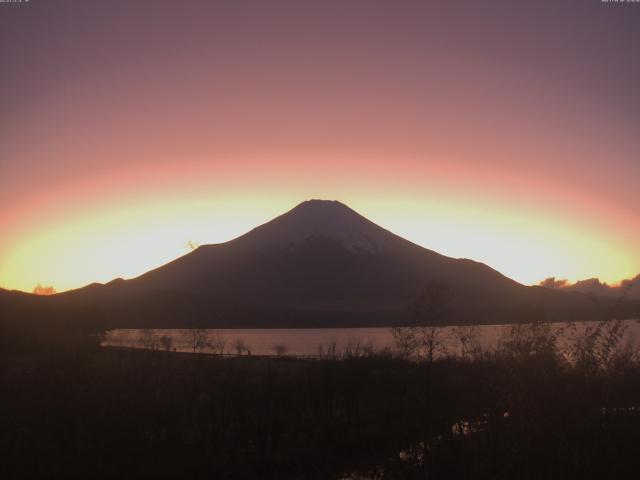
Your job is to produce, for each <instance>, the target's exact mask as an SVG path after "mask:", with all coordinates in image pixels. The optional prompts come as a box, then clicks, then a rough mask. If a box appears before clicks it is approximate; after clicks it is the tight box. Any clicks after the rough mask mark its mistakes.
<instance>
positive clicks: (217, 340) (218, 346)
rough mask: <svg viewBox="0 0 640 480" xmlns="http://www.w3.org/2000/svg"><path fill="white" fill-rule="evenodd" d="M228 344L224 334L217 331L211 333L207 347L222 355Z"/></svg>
mask: <svg viewBox="0 0 640 480" xmlns="http://www.w3.org/2000/svg"><path fill="white" fill-rule="evenodd" d="M226 344H227V340H226V339H225V338H224V336H223V335H222V334H221V333H220V332H218V331H215V332H213V333H211V334H210V335H209V339H208V340H207V347H208V348H209V350H210V351H211V352H212V353H213V354H215V355H222V354H223V353H224V347H225V346H226Z"/></svg>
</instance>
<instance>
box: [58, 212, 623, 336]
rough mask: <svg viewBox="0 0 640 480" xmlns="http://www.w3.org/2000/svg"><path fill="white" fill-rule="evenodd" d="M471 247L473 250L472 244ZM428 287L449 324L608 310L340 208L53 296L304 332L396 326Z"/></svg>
mask: <svg viewBox="0 0 640 480" xmlns="http://www.w3.org/2000/svg"><path fill="white" fill-rule="evenodd" d="M470 241H472V240H470ZM432 282H439V283H444V284H446V285H447V286H448V287H449V289H450V291H451V297H452V308H451V312H452V315H451V318H450V321H451V322H452V323H458V324H465V323H499V322H518V321H522V320H523V319H524V317H526V316H527V315H529V316H530V313H531V312H537V314H538V315H540V314H541V313H542V312H544V315H545V316H546V317H545V318H546V319H547V320H586V319H597V318H600V317H601V316H602V315H603V313H604V312H606V311H607V309H608V308H609V307H610V305H609V304H610V303H611V299H609V300H607V299H601V300H594V298H593V297H589V296H587V295H584V294H581V293H577V292H565V291H559V290H552V289H547V288H543V287H528V286H524V285H521V284H519V283H517V282H515V281H513V280H511V279H509V278H507V277H505V276H504V275H502V274H500V273H499V272H497V271H496V270H494V269H492V268H490V267H488V266H487V265H484V264H482V263H478V262H475V261H472V260H468V259H455V258H450V257H446V256H444V255H440V254H438V253H436V252H434V251H431V250H428V249H426V248H423V247H421V246H419V245H416V244H414V243H411V242H409V241H408V240H405V239H403V238H401V237H399V236H397V235H395V234H393V233H391V232H389V231H388V230H385V229H384V228H382V227H379V226H378V225H376V224H374V223H373V222H371V221H369V220H368V219H366V218H365V217H363V216H361V215H360V214H358V213H357V212H355V211H354V210H352V209H350V208H349V207H347V206H346V205H344V204H342V203H340V202H337V201H326V200H310V201H306V202H303V203H301V204H300V205H298V206H296V207H295V208H293V209H292V210H290V211H289V212H287V213H285V214H283V215H281V216H279V217H277V218H275V219H273V220H272V221H270V222H268V223H266V224H264V225H261V226H259V227H257V228H254V229H253V230H251V231H250V232H248V233H246V234H244V235H242V236H240V237H238V238H236V239H234V240H231V241H228V242H225V243H220V244H215V245H202V246H200V247H198V248H197V249H195V250H194V251H192V252H190V253H188V254H186V255H184V256H182V257H180V258H178V259H176V260H174V261H172V262H170V263H168V264H166V265H163V266H161V267H159V268H157V269H154V270H151V271H149V272H147V273H145V274H143V275H141V276H139V277H137V278H134V279H131V280H122V279H116V280H114V281H112V282H109V283H108V284H105V285H101V284H92V285H89V286H87V287H84V288H82V289H78V290H74V291H70V292H65V293H63V294H58V295H54V296H53V297H54V298H57V300H56V301H58V302H67V303H69V304H72V305H75V304H78V303H82V304H90V305H94V306H96V305H97V306H98V307H99V308H100V309H101V310H102V311H103V312H104V316H105V318H106V319H107V321H108V322H109V324H110V325H111V326H117V327H144V326H157V327H189V326H209V327H215V326H220V327H235V326H238V327H240V326H242V327H295V326H300V327H308V326H318V327H319V326H332V327H335V326H365V325H367V326H375V325H392V324H397V323H403V322H406V321H407V320H408V311H409V306H410V305H411V304H412V302H414V301H415V300H416V298H418V297H419V295H420V293H421V292H422V291H423V290H424V289H425V287H426V286H427V285H429V284H430V283H432Z"/></svg>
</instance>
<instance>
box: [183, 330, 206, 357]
mask: <svg viewBox="0 0 640 480" xmlns="http://www.w3.org/2000/svg"><path fill="white" fill-rule="evenodd" d="M187 338H188V340H189V346H190V347H191V349H192V350H193V353H196V352H200V353H202V351H203V350H204V349H205V348H206V347H207V340H208V334H207V330H206V329H204V328H191V329H189V330H187Z"/></svg>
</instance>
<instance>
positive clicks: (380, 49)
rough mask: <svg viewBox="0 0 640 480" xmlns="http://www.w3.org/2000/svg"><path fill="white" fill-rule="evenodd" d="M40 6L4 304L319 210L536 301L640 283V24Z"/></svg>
mask: <svg viewBox="0 0 640 480" xmlns="http://www.w3.org/2000/svg"><path fill="white" fill-rule="evenodd" d="M31 3H32V5H30V6H29V7H28V8H21V9H18V8H15V9H3V11H2V12H0V14H1V15H0V19H1V21H2V26H1V27H0V32H1V33H0V36H1V39H2V42H0V52H1V53H0V54H1V56H2V59H3V61H2V64H3V66H4V68H3V90H2V93H1V94H0V95H1V100H2V101H0V105H1V106H0V109H1V112H2V113H1V115H2V124H3V125H2V128H1V130H0V162H1V163H0V168H1V170H0V174H1V176H0V185H1V187H2V188H1V190H0V196H1V199H2V203H3V208H2V210H0V225H1V226H2V235H0V286H2V287H3V288H8V289H18V290H23V291H28V292H31V291H32V290H33V288H34V287H35V286H36V285H38V284H42V285H52V286H53V287H54V288H55V289H56V290H57V291H64V290H68V289H74V288H78V287H81V286H83V285H87V284H89V283H92V282H108V281H110V280H112V279H114V278H117V277H124V278H131V277H135V276H138V275H140V274H142V273H144V272H146V271H148V270H150V269H153V268H156V267H158V266H160V265H162V264H164V263H167V262H169V261H171V260H173V259H175V258H176V257H179V256H181V255H184V254H185V253H187V252H189V251H190V249H191V248H190V242H192V243H193V244H198V245H202V244H209V243H219V242H225V241H228V240H231V239H233V238H234V237H237V236H238V235H240V234H243V233H245V232H247V231H248V230H250V229H251V228H253V227H255V226H257V225H259V224H262V223H264V222H266V221H268V220H271V219H272V218H273V217H275V216H277V215H279V214H281V213H283V212H285V211H287V210H289V209H291V208H293V207H294V206H295V205H296V204H298V203H300V202H301V201H303V200H306V199H311V198H326V199H337V200H340V201H341V202H343V203H346V204H348V205H349V206H351V207H352V208H353V209H355V210H356V211H358V212H359V213H361V214H362V215H364V216H366V217H367V218H369V219H371V220H372V221H374V222H375V223H377V224H378V225H380V226H383V227H385V228H387V229H389V230H391V231H392V232H394V233H396V234H398V235H400V236H402V237H405V238H407V239H409V240H411V241H412V242H414V243H417V244H419V245H421V246H424V247H426V248H429V249H431V250H435V251H437V252H439V253H442V254H444V255H447V256H452V257H464V258H471V259H474V260H477V261H481V262H483V263H486V264H487V265H490V266H491V267H493V268H495V269H496V270H498V271H500V272H501V273H503V274H504V275H506V276H509V277H511V278H513V279H515V280H517V281H519V282H521V283H524V284H535V283H538V282H539V281H541V280H542V279H544V278H546V277H549V276H556V277H558V278H567V279H569V280H571V281H576V280H580V279H584V278H590V277H598V278H600V279H601V280H602V281H606V282H609V283H616V282H618V281H620V280H622V279H625V278H630V277H632V276H634V275H636V274H637V273H638V272H640V249H639V248H638V240H639V239H640V214H639V213H640V212H639V210H638V209H639V208H640V207H639V204H638V202H637V188H638V187H637V184H638V180H640V162H638V158H640V156H639V154H640V150H639V143H638V137H637V127H638V125H640V117H639V116H638V112H639V111H640V108H638V106H639V105H638V95H637V94H636V92H637V82H636V81H632V80H633V79H634V78H635V79H636V80H637V78H638V68H639V67H638V60H637V57H636V56H634V54H633V52H631V51H626V50H624V49H619V48H616V45H618V42H620V43H621V44H632V43H633V42H632V40H631V39H633V38H636V39H637V30H633V27H632V25H631V24H628V23H626V22H625V21H624V20H623V19H622V17H621V16H622V15H623V12H621V11H620V12H614V11H612V10H611V9H609V10H608V11H601V10H600V7H601V6H600V5H599V4H598V5H595V6H594V5H592V6H584V8H581V9H580V11H579V12H576V11H574V10H567V11H564V10H562V9H561V10H559V11H557V12H556V17H554V18H553V19H547V20H548V21H549V22H550V25H549V26H548V27H549V28H547V30H546V31H545V34H544V36H543V37H542V38H541V37H540V36H538V33H539V32H538V27H537V24H536V18H538V16H540V15H543V14H542V13H541V12H540V11H538V10H535V9H533V5H534V3H533V2H532V3H531V4H530V5H531V8H530V9H523V10H526V11H523V12H521V11H519V10H517V9H515V7H514V8H513V9H512V8H509V7H508V6H504V7H503V8H504V11H503V12H502V13H503V15H504V16H503V17H501V18H502V20H497V19H495V18H493V17H491V18H489V13H486V14H483V13H482V12H481V11H480V10H481V7H479V6H477V7H476V6H466V7H465V8H466V10H465V11H462V12H461V11H459V10H458V8H457V7H456V6H455V5H444V4H441V3H438V4H437V6H436V4H434V5H431V6H426V5H423V4H422V2H407V3H406V5H405V8H400V9H397V8H392V7H391V2H389V4H385V3H382V4H376V5H375V6H371V7H370V8H369V9H367V10H366V11H365V10H361V9H359V8H355V7H354V8H351V9H345V8H344V6H343V5H342V3H341V2H327V3H325V2H321V4H320V3H319V4H313V5H306V4H305V5H304V6H302V5H301V4H299V3H298V2H283V6H284V5H286V8H285V9H284V10H279V9H270V8H267V7H266V6H265V5H264V4H263V3H262V2H257V3H256V4H255V5H254V8H253V10H250V13H247V12H248V11H247V10H241V9H240V8H239V7H237V6H236V5H235V4H234V3H232V2H229V3H227V2H221V3H216V2H213V3H212V4H211V5H209V6H204V5H200V7H199V9H187V8H185V9H182V8H180V7H179V2H173V3H172V2H155V3H153V6H152V7H151V8H150V9H145V8H142V7H141V6H139V5H138V2H118V4H117V5H115V4H113V3H112V2H95V3H91V5H88V4H87V3H85V2H63V4H64V6H58V5H53V3H55V2H35V1H34V2H31ZM303 3H304V2H303ZM453 3H455V2H453ZM434 13H437V14H438V15H437V19H436V16H434ZM472 14H473V15H485V16H486V21H485V22H482V23H480V22H475V21H473V20H472V18H477V17H472ZM575 15H578V16H579V18H578V20H577V21H575V22H573V23H572V24H571V25H570V26H568V27H567V25H566V23H564V22H563V19H566V18H567V17H568V16H571V17H573V16H575ZM545 18H546V17H545ZM593 22H596V23H597V22H600V23H597V25H598V27H597V28H598V29H599V30H598V31H599V32H604V33H602V34H601V35H594V34H593V28H595V27H593ZM31 25H39V27H38V38H37V39H36V38H35V37H34V36H32V35H31V33H30V32H31V30H30V29H29V28H27V26H31ZM560 25H563V27H562V28H560ZM636 27H637V26H636ZM567 29H568V30H567ZM515 31H518V32H519V33H518V36H517V38H518V42H517V43H513V42H508V41H506V39H507V38H510V36H512V35H514V32H515ZM78 39H82V41H78ZM585 43H586V44H588V45H590V46H592V47H593V48H594V49H595V50H590V53H589V54H587V53H585V47H584V45H585ZM15 45H20V46H21V47H20V49H19V51H18V49H16V47H15ZM541 52H542V53H541ZM594 52H595V53H594ZM622 72H627V73H628V75H626V76H624V75H622ZM625 79H627V80H625ZM614 83H615V85H614ZM532 92H535V95H533V93H532Z"/></svg>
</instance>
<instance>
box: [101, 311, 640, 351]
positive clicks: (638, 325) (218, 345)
mask: <svg viewBox="0 0 640 480" xmlns="http://www.w3.org/2000/svg"><path fill="white" fill-rule="evenodd" d="M623 324H624V326H625V327H626V330H625V332H624V339H623V342H624V343H625V344H627V345H629V346H631V347H634V348H637V347H638V340H639V339H640V321H638V320H626V321H624V322H623ZM568 325H569V324H563V323H557V324H552V326H551V328H552V331H555V332H557V333H558V342H559V344H560V346H562V343H563V342H567V341H569V340H570V335H575V334H576V333H578V334H579V333H580V332H581V331H584V329H585V328H589V327H590V326H591V327H593V326H594V325H595V323H594V322H584V323H578V324H576V326H575V329H572V330H571V333H569V329H567V326H568ZM511 327H512V326H511V325H480V326H474V327H472V328H469V327H442V328H440V329H438V332H439V333H438V335H439V338H440V339H441V341H442V345H443V349H442V352H441V354H443V353H445V352H446V354H447V355H460V354H461V353H462V349H463V346H464V344H465V339H468V338H469V336H471V337H472V338H473V341H474V342H476V343H477V344H478V345H479V346H480V347H481V348H482V349H484V350H492V349H495V348H496V346H497V345H498V342H499V341H500V339H501V338H503V337H504V336H505V335H506V334H508V333H509V332H510V331H511ZM103 345H104V346H122V347H132V348H152V349H158V350H171V351H174V350H175V351H179V352H201V353H224V354H234V355H237V354H243V355H247V354H250V355H274V356H275V355H279V356H281V355H291V356H296V357H317V356H326V355H329V356H334V355H335V356H341V355H344V354H345V352H346V353H351V354H355V355H358V354H363V353H367V352H371V351H376V352H379V351H382V350H385V349H390V350H395V348H396V347H395V344H394V337H393V335H392V333H391V329H390V328H286V329H282V328H274V329H207V330H195V331H194V330H184V329H146V330H138V329H119V330H111V331H109V332H107V335H106V337H105V340H104V342H103Z"/></svg>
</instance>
